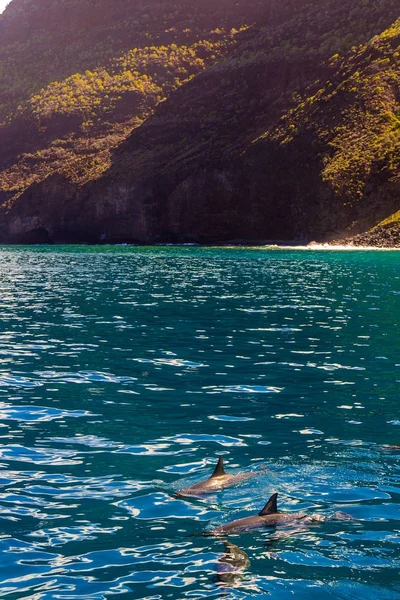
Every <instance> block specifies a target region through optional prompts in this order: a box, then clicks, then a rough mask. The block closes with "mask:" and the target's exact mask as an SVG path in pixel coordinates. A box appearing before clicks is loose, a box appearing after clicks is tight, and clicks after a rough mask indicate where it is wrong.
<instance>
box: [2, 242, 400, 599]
mask: <svg viewBox="0 0 400 600" xmlns="http://www.w3.org/2000/svg"><path fill="white" fill-rule="evenodd" d="M0 298H1V304H0V307H1V308H0V310H1V320H0V323H1V330H0V393H1V398H0V437H1V439H0V485H1V487H0V551H1V561H0V597H1V598H12V599H20V598H21V599H22V598H23V599H32V600H38V599H46V600H48V599H58V598H60V599H67V598H68V599H75V598H76V599H82V598H90V599H96V600H97V599H99V600H100V599H103V598H114V597H115V598H116V597H121V598H127V599H147V600H156V599H164V598H165V599H167V598H171V599H174V600H175V599H176V600H177V599H179V600H186V599H187V600H191V599H203V598H206V599H214V598H229V599H247V598H270V599H271V600H273V599H275V598H279V600H286V599H287V598H292V597H296V598H299V599H304V600H305V599H307V600H314V599H316V600H317V599H318V600H328V599H329V600H333V599H351V600H355V599H360V600H361V599H371V600H372V599H374V600H376V598H379V599H380V600H389V599H390V600H391V599H395V598H397V599H398V598H400V581H399V567H400V450H398V451H396V450H388V449H385V445H392V444H400V398H399V382H400V353H399V333H400V332H399V316H400V253H399V252H376V251H358V252H356V251H353V252H352V251H342V252H340V251H304V250H303V251H302V250H277V249H270V250H268V249H240V248H217V249H212V248H210V249H206V248H197V247H180V248H176V247H156V248H138V247H102V248H100V247H84V246H76V247H72V246H70V247H13V248H12V247H8V248H6V247H3V248H1V249H0ZM219 456H223V457H224V459H225V462H226V465H227V469H229V470H231V471H233V472H238V471H255V472H256V471H258V470H260V469H261V467H264V468H265V467H266V468H267V470H266V471H264V472H261V473H260V474H258V475H256V476H255V477H254V478H253V479H250V480H247V481H244V482H243V483H242V484H241V485H239V486H237V487H234V488H229V489H226V490H223V491H221V492H219V493H215V494H213V495H211V496H208V497H204V498H197V499H196V498H192V499H183V498H179V497H176V496H175V492H176V491H177V490H178V489H179V488H182V487H185V486H188V485H191V484H192V483H195V482H197V481H199V480H200V479H202V478H205V477H207V476H208V475H210V474H211V471H212V469H213V466H214V465H215V462H216V460H217V458H218V457H219ZM274 492H279V506H280V508H281V510H284V511H297V510H304V511H306V512H310V513H317V514H319V515H321V516H329V515H332V514H333V513H334V512H335V511H343V512H345V513H347V514H349V515H351V516H352V520H347V521H339V520H338V521H335V520H330V521H326V522H321V523H317V524H315V525H312V526H308V527H295V528H286V529H279V528H278V529H276V530H274V529H265V530H261V531H254V532H245V533H241V534H238V535H233V536H230V537H229V539H228V538H226V539H225V540H223V539H219V538H214V537H205V536H203V535H201V534H202V532H203V531H205V530H207V529H209V528H211V527H214V526H218V525H220V524H222V523H225V522H227V521H230V520H233V519H236V518H239V517H243V516H247V515H250V514H254V513H256V512H258V511H259V510H260V509H261V508H262V507H263V506H264V504H265V502H266V500H267V499H268V497H269V496H270V495H271V494H272V493H274Z"/></svg>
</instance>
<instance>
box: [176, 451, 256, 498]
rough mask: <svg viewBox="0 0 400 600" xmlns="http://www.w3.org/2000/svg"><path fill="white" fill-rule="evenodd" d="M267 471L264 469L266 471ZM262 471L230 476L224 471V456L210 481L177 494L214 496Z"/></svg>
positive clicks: (206, 480) (196, 484)
mask: <svg viewBox="0 0 400 600" xmlns="http://www.w3.org/2000/svg"><path fill="white" fill-rule="evenodd" d="M265 470H266V469H264V471H265ZM260 472H261V471H253V472H251V473H236V474H232V475H230V474H228V473H225V469H224V460H223V458H222V456H220V457H219V459H218V463H217V466H216V467H215V469H214V472H213V474H212V475H211V477H210V478H209V479H205V480H204V481H199V483H195V484H194V485H192V486H190V487H188V488H184V489H182V490H178V491H177V492H176V495H177V496H203V495H204V494H212V493H213V492H218V491H219V490H222V489H224V488H227V487H230V486H232V485H236V484H237V483H239V482H240V481H244V480H245V479H250V478H251V477H255V476H256V475H258V474H259V473H260Z"/></svg>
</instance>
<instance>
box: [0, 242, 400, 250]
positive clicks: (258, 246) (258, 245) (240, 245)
mask: <svg viewBox="0 0 400 600" xmlns="http://www.w3.org/2000/svg"><path fill="white" fill-rule="evenodd" d="M76 246H83V247H87V248H91V247H93V248H118V247H120V248H204V249H207V248H209V249H223V248H225V249H248V250H271V251H272V250H274V251H284V250H289V251H296V250H297V251H307V252H310V251H311V252H312V251H326V252H333V251H336V252H353V251H357V252H368V251H371V252H377V251H380V252H395V251H400V246H374V245H361V244H352V243H349V244H345V243H343V244H340V243H337V242H321V243H317V242H310V243H309V244H297V243H293V242H291V243H290V242H289V243H287V244H286V243H278V242H270V241H268V242H262V241H254V242H244V241H243V242H226V243H218V242H210V243H197V242H182V243H179V242H176V243H173V242H165V243H164V242H156V243H146V242H114V243H113V242H111V243H97V244H96V243H92V242H76V243H66V242H59V243H51V244H16V243H13V244H10V243H8V244H7V243H0V248H1V249H8V248H49V249H50V248H53V247H54V248H57V247H64V248H67V247H76Z"/></svg>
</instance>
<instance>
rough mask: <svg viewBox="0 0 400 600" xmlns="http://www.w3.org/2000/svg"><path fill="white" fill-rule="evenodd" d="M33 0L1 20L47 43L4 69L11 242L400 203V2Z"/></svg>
mask: <svg viewBox="0 0 400 600" xmlns="http://www.w3.org/2000/svg"><path fill="white" fill-rule="evenodd" d="M33 4H34V3H33V2H31V1H30V0H19V1H18V0H12V2H11V5H10V6H9V8H8V9H7V11H6V13H5V16H4V18H3V19H2V20H1V21H0V26H1V25H2V27H3V31H4V30H5V29H7V31H8V33H7V36H8V37H7V36H6V38H5V40H6V41H4V39H3V38H2V41H1V42H0V45H1V44H3V45H4V47H5V48H6V55H7V56H10V52H11V48H12V47H13V46H16V45H17V46H18V44H22V41H21V40H22V39H23V36H22V37H21V35H22V34H21V31H20V29H18V27H19V26H18V24H17V21H15V22H14V21H13V19H16V15H17V14H19V15H21V14H23V15H24V17H25V19H26V23H27V24H26V23H25V25H24V27H25V29H24V32H25V33H24V35H26V36H27V39H28V41H27V42H25V45H26V47H27V48H30V49H32V48H37V53H36V54H35V56H38V57H39V58H38V62H37V63H35V61H32V62H31V63H30V66H29V68H28V67H26V71H24V73H26V72H27V71H29V75H25V77H27V78H28V79H29V80H30V82H31V83H30V86H28V87H26V88H24V87H23V86H21V85H20V80H18V78H16V81H15V83H14V84H13V85H10V81H12V78H11V76H10V73H8V75H7V77H6V80H7V85H8V86H9V88H12V89H13V90H14V92H13V93H14V96H13V94H11V93H3V96H2V103H3V115H4V116H3V125H2V126H1V128H0V136H1V138H0V141H1V154H0V166H1V168H2V172H1V174H0V185H1V189H2V191H1V192H0V200H1V201H2V205H1V207H0V241H11V242H48V241H88V242H103V241H104V242H113V241H133V242H156V241H177V242H184V241H198V242H226V241H238V242H239V241H246V242H251V241H261V240H288V241H289V240H298V241H308V240H311V239H319V240H326V239H337V238H338V237H341V236H350V235H354V234H358V233H361V232H365V231H366V230H369V229H370V228H372V227H374V226H376V225H377V224H378V223H379V222H380V221H382V220H384V219H387V218H389V217H390V215H392V214H394V213H396V211H398V210H399V209H400V182H399V173H400V169H399V161H400V150H399V140H400V137H399V134H400V120H399V118H400V99H399V81H400V59H399V56H400V54H399V46H400V21H397V22H395V19H396V18H397V17H398V16H399V13H400V11H399V9H398V7H396V2H393V1H392V0H381V1H380V2H374V3H372V2H365V1H363V0H356V1H354V0H344V1H343V2H341V3H340V6H338V3H337V2H334V1H333V0H323V1H320V2H310V1H306V0H299V1H298V2H292V1H291V0H286V1H284V2H280V3H277V2H275V1H274V0H269V1H268V0H263V1H262V0H254V1H252V2H246V3H244V2H243V3H241V2H233V0H232V1H230V0H225V1H224V2H221V3H218V7H217V8H216V7H215V3H214V2H205V1H204V2H194V1H191V0H186V1H185V2H184V1H183V0H182V1H181V2H178V1H177V0H176V1H175V2H174V3H173V5H172V4H171V3H169V2H164V3H160V2H150V1H149V0H147V2H132V3H130V2H124V3H122V2H121V3H119V2H116V3H115V7H114V8H115V12H114V9H113V10H111V9H110V3H105V2H100V1H99V0H98V1H97V3H96V7H97V8H96V11H95V12H96V18H95V19H94V20H91V19H90V18H89V17H90V14H91V13H90V11H89V12H87V11H88V10H89V8H88V4H89V3H87V2H83V0H81V1H80V2H79V3H77V2H73V1H72V0H68V1H67V0H63V1H61V0H59V1H58V2H55V3H54V2H53V3H50V1H49V0H42V2H37V3H35V4H36V9H35V10H33V8H32V5H33ZM106 4H107V5H108V8H107V9H106V8H105V7H106ZM103 5H104V11H103V12H102V7H103ZM113 6H114V5H113ZM51 7H52V8H51ZM85 7H86V8H85ZM117 7H119V8H118V10H117ZM92 8H94V7H92ZM167 8H168V11H169V12H168V11H167ZM45 9H46V10H48V12H49V16H48V20H47V21H46V20H45V21H44V22H42V21H40V20H37V17H34V15H35V14H36V11H39V14H40V11H41V10H42V11H44V10H45ZM150 9H151V10H150ZM61 10H64V11H66V10H67V12H68V14H69V18H68V19H67V22H66V24H65V27H64V26H63V27H62V28H60V29H59V31H57V32H56V33H54V31H55V28H54V26H52V24H53V25H54V22H55V20H56V19H57V18H59V17H58V16H57V15H59V14H61V13H60V12H57V11H61ZM75 10H76V12H75ZM85 10H86V12H85ZM110 10H111V12H110ZM82 11H83V12H82ZM144 11H146V12H144ZM85 14H86V17H84V15H85ZM143 15H147V17H146V18H145V20H144V21H143V18H144V17H143ZM6 17H7V19H6ZM35 19H36V20H35ZM46 23H47V25H46ZM127 23H129V24H131V23H136V29H135V27H133V28H131V26H130V25H127ZM144 23H146V26H145V28H144V26H143V24H144ZM149 23H150V24H149ZM393 23H394V24H393ZM78 24H79V26H80V29H77V28H78ZM45 25H46V26H47V29H48V31H47V33H46V35H45V33H43V32H44V31H45V30H46V27H45ZM39 30H40V32H41V33H40V35H39V34H38V31H39ZM100 32H103V33H102V34H101V35H104V36H106V37H105V38H104V39H107V40H112V42H111V41H110V43H109V44H107V52H105V51H104V52H103V54H101V53H99V54H97V49H96V46H94V48H93V47H92V48H91V49H90V51H89V50H87V55H86V54H85V53H84V52H83V50H82V48H83V46H84V45H85V44H86V47H87V48H89V46H90V43H89V41H90V40H93V39H100V38H101V39H103V38H102V37H101V35H100ZM115 32H118V33H115ZM46 36H47V37H46ZM85 36H87V39H86V38H85ZM99 36H100V37H99ZM37 38H39V42H38V39H37ZM43 38H44V39H43ZM49 40H50V41H49ZM88 40H89V41H88ZM54 44H57V45H58V46H59V47H60V48H61V47H62V48H63V52H59V54H60V56H61V58H60V64H61V63H62V66H60V65H58V66H57V65H55V66H54V65H52V67H51V68H50V69H49V72H48V73H45V74H43V69H42V67H41V64H42V63H41V61H40V60H39V59H40V57H41V52H42V49H43V47H51V46H52V45H54ZM100 45H101V44H100ZM76 47H78V48H79V52H78V53H76V52H75V50H76ZM18 48H19V46H18ZM20 51H21V50H20ZM7 52H8V54H7ZM89 55H90V56H89ZM13 60H16V61H17V60H22V58H21V57H20V58H19V59H18V53H17V54H16V55H15V57H14V59H13ZM74 61H75V62H74ZM0 65H1V60H0ZM84 67H86V68H85V70H83V69H84ZM75 69H80V70H81V71H80V72H79V73H75V74H74V71H75ZM4 73H5V70H4V68H3V69H2V70H0V79H1V77H2V74H3V76H4ZM37 73H40V74H41V75H40V77H39V76H38V75H37ZM57 73H60V74H61V77H60V76H59V75H57ZM62 77H64V79H62ZM46 78H47V79H46ZM56 78H58V82H57V83H50V82H51V81H52V80H53V79H56ZM17 84H18V85H19V86H18V85H17ZM40 86H45V87H40ZM397 226H398V225H397V221H396V219H394V220H393V221H392V222H391V226H390V227H391V231H392V230H393V231H394V230H395V229H396V227H397ZM370 239H371V240H372V238H370ZM391 239H392V240H395V239H396V235H392V237H391Z"/></svg>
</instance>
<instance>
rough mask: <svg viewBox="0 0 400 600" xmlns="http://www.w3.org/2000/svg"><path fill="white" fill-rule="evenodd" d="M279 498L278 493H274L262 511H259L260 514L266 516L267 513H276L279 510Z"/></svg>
mask: <svg viewBox="0 0 400 600" xmlns="http://www.w3.org/2000/svg"><path fill="white" fill-rule="evenodd" d="M277 498H278V494H272V496H271V498H270V499H269V500H268V502H267V504H266V505H265V506H264V508H263V509H262V511H260V512H259V513H258V516H259V517H266V516H267V515H275V514H276V513H277V512H278V506H277Z"/></svg>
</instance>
